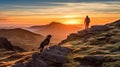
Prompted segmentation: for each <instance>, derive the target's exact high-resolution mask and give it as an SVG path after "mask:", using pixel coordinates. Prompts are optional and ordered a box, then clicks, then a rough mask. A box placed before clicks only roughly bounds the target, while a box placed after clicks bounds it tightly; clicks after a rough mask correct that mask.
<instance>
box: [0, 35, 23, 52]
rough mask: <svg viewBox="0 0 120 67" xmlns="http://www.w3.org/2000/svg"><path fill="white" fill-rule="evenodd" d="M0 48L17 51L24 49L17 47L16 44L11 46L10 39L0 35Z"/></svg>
mask: <svg viewBox="0 0 120 67" xmlns="http://www.w3.org/2000/svg"><path fill="white" fill-rule="evenodd" d="M0 48H1V49H6V50H8V51H10V50H11V51H19V52H24V51H25V50H24V49H22V48H20V47H18V46H13V45H12V44H11V42H10V41H8V39H7V38H4V37H0Z"/></svg>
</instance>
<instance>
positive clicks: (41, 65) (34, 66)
mask: <svg viewBox="0 0 120 67" xmlns="http://www.w3.org/2000/svg"><path fill="white" fill-rule="evenodd" d="M26 66H27V67H47V63H45V62H44V61H42V60H40V59H36V60H31V61H30V62H28V63H27V64H26Z"/></svg>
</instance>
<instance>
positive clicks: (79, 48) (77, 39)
mask: <svg viewBox="0 0 120 67" xmlns="http://www.w3.org/2000/svg"><path fill="white" fill-rule="evenodd" d="M60 44H61V45H62V46H64V47H69V48H71V49H72V50H73V51H72V52H70V53H69V55H68V56H67V57H68V59H69V61H68V63H65V64H64V65H63V67H120V20H118V21H115V22H113V23H110V24H106V25H97V26H92V27H91V28H90V29H88V31H85V30H83V31H79V32H78V33H72V34H71V35H69V36H68V38H67V39H65V40H64V41H62V43H60Z"/></svg>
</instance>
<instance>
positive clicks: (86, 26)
mask: <svg viewBox="0 0 120 67" xmlns="http://www.w3.org/2000/svg"><path fill="white" fill-rule="evenodd" d="M89 24H90V18H89V17H88V16H86V18H85V20H84V25H85V30H87V29H88V28H89Z"/></svg>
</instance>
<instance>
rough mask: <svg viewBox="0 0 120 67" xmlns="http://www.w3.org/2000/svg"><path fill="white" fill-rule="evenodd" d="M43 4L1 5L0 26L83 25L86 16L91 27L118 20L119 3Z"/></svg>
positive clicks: (119, 16)
mask: <svg viewBox="0 0 120 67" xmlns="http://www.w3.org/2000/svg"><path fill="white" fill-rule="evenodd" d="M43 3H44V4H43ZM43 3H41V2H35V3H34V4H33V2H31V3H27V2H26V3H25V4H23V2H21V3H18V2H17V1H16V3H13V2H10V3H9V2H8V3H6V2H4V3H3V4H2V3H1V4H0V6H1V7H0V24H33V25H43V24H48V23H50V22H52V21H55V22H61V23H64V24H83V21H84V18H85V16H86V15H88V16H89V17H90V18H91V24H92V25H93V24H105V23H108V22H112V21H115V20H118V19H120V9H119V8H120V6H119V4H120V2H119V1H105V2H104V1H102V2H78V3H71V2H70V3H64V2H62V3H61V2H43ZM41 4H42V5H41ZM99 5H100V6H99Z"/></svg>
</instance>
